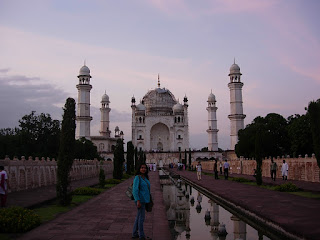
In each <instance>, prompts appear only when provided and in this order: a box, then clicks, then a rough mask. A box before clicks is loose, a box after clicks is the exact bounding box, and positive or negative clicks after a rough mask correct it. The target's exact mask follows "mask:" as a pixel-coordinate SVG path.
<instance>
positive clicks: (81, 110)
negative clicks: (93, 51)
mask: <svg viewBox="0 0 320 240" xmlns="http://www.w3.org/2000/svg"><path fill="white" fill-rule="evenodd" d="M78 78H79V84H78V85H77V89H78V107H77V117H76V120H77V126H76V139H79V138H82V137H85V138H87V139H90V121H91V120H92V117H91V116H90V90H91V89H92V86H91V85H90V78H91V76H90V69H89V68H88V67H87V66H86V65H84V66H83V67H82V68H81V69H80V72H79V76H78Z"/></svg>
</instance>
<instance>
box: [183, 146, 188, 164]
mask: <svg viewBox="0 0 320 240" xmlns="http://www.w3.org/2000/svg"><path fill="white" fill-rule="evenodd" d="M183 164H184V165H185V166H186V165H187V149H185V150H184V159H183Z"/></svg>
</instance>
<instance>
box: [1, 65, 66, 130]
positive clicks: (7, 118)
mask: <svg viewBox="0 0 320 240" xmlns="http://www.w3.org/2000/svg"><path fill="white" fill-rule="evenodd" d="M1 73H8V74H2V75H0V95H1V101H0V109H1V112H2V114H1V118H0V128H7V127H10V128H13V127H17V126H18V124H19V123H18V120H20V119H21V118H22V117H23V116H24V115H26V114H30V113H31V111H36V112H37V113H39V114H40V113H49V114H50V115H51V117H52V118H54V119H59V120H61V118H62V106H63V105H64V102H65V100H66V98H67V97H68V96H67V94H66V93H65V92H64V91H62V90H61V89H57V88H55V87H53V86H52V85H50V84H38V85H36V84H34V83H33V84H30V83H31V82H32V81H34V80H38V78H37V77H27V76H23V75H21V76H16V75H13V76H11V75H10V72H9V70H8V71H1ZM58 106H60V107H58Z"/></svg>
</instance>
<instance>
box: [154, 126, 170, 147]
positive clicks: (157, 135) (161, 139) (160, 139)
mask: <svg viewBox="0 0 320 240" xmlns="http://www.w3.org/2000/svg"><path fill="white" fill-rule="evenodd" d="M150 140H151V143H150V148H151V150H153V151H169V150H170V133H169V128H168V127H167V126H166V125H165V124H163V123H157V124H155V125H153V126H152V128H151V131H150Z"/></svg>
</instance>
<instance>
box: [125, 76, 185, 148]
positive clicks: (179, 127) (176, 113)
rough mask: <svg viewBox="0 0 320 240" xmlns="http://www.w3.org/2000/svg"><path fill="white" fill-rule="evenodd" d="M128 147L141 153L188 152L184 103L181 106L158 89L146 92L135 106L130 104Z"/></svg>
mask: <svg viewBox="0 0 320 240" xmlns="http://www.w3.org/2000/svg"><path fill="white" fill-rule="evenodd" d="M131 108H132V143H133V145H134V146H136V147H137V148H138V150H140V149H141V150H143V151H154V152H158V151H184V150H185V149H189V125H188V99H187V97H186V96H185V97H184V99H183V105H182V104H181V103H180V102H179V101H177V100H176V98H175V97H174V95H173V94H172V93H171V92H170V90H169V89H166V88H160V79H159V76H158V87H157V88H155V89H153V90H150V91H149V92H147V93H146V94H145V95H144V97H143V98H142V100H141V102H140V103H139V104H138V105H136V100H135V97H132V100H131Z"/></svg>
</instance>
